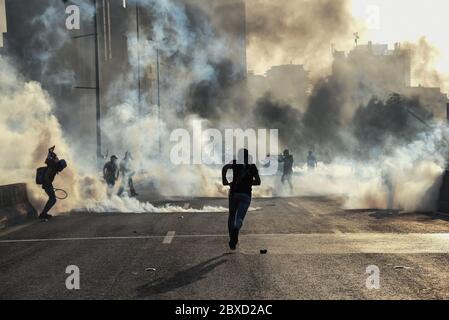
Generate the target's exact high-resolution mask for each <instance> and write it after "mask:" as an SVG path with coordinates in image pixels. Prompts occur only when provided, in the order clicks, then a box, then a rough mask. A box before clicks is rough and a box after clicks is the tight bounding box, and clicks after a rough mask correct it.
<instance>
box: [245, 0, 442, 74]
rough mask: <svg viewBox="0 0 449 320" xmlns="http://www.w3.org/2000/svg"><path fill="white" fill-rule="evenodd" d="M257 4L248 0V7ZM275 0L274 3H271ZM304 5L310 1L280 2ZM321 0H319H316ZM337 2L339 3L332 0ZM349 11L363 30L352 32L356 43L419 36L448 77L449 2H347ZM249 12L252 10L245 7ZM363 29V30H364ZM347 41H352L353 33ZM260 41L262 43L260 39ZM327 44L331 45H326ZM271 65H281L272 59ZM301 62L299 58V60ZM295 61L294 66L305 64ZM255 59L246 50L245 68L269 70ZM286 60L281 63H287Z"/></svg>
mask: <svg viewBox="0 0 449 320" xmlns="http://www.w3.org/2000/svg"><path fill="white" fill-rule="evenodd" d="M257 1H265V0H249V1H248V2H247V3H248V6H251V5H254V3H256V2H257ZM273 1H274V0H273ZM283 1H293V2H298V3H300V2H304V3H306V2H307V1H309V0H283ZM317 1H320V0H317ZM335 1H340V0H335ZM348 1H349V2H348V4H349V8H348V10H349V11H350V12H351V14H352V16H353V17H354V19H355V20H356V21H357V22H358V23H360V24H361V25H362V26H364V27H360V28H356V29H360V30H353V32H357V31H358V32H359V33H360V36H361V38H360V40H359V43H367V42H368V41H373V42H374V43H387V44H390V45H391V46H393V44H394V43H395V42H406V41H408V42H413V43H417V42H418V40H419V39H420V38H421V37H426V39H427V41H428V42H429V43H430V44H431V45H433V46H434V47H436V48H437V49H438V51H439V55H438V57H437V59H436V60H435V61H434V62H435V67H436V69H437V70H438V71H439V72H440V73H441V74H443V75H444V76H448V77H449V0H348ZM248 13H249V14H250V13H251V8H248ZM363 29H365V30H363ZM347 38H348V40H350V41H353V35H352V32H350V33H348V34H347ZM342 39H343V40H342V42H341V43H335V45H336V47H337V48H339V49H347V48H348V47H347V42H346V43H345V42H344V39H345V35H343V37H342ZM262 41H263V40H262ZM329 45H330V44H329ZM273 60H274V63H280V61H279V59H277V58H274V59H273ZM298 60H300V59H298ZM298 60H294V61H293V62H295V63H306V62H305V61H298ZM259 61H260V59H259V60H258V57H257V56H254V55H252V54H251V50H249V56H248V68H249V70H254V71H255V72H256V73H263V72H264V71H265V70H263V69H266V68H269V67H270V63H269V62H268V61H266V62H264V63H263V64H260V63H259V64H258V62H259ZM290 61H291V60H290V59H287V58H286V59H285V61H282V63H290Z"/></svg>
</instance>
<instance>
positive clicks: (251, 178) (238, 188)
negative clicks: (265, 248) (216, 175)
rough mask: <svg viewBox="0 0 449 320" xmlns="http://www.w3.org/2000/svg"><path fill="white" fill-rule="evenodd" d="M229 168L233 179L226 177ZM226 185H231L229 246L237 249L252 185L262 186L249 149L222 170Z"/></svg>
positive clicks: (244, 150) (249, 203) (249, 201)
mask: <svg viewBox="0 0 449 320" xmlns="http://www.w3.org/2000/svg"><path fill="white" fill-rule="evenodd" d="M228 170H232V172H233V179H232V180H233V181H232V182H229V181H228V179H227V178H226V174H227V172H228ZM222 180H223V185H224V186H231V190H230V192H229V219H228V231H229V238H230V240H229V248H230V249H231V250H236V248H237V244H238V242H239V232H240V229H241V228H242V226H243V220H244V219H245V216H246V213H247V211H248V209H249V206H250V205H251V198H252V186H260V185H261V181H260V177H259V171H258V170H257V167H256V165H255V164H250V161H249V154H248V150H246V149H243V150H240V152H239V155H238V161H235V160H234V161H233V163H232V164H227V165H225V166H224V167H223V170H222Z"/></svg>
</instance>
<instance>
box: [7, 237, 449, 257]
mask: <svg viewBox="0 0 449 320" xmlns="http://www.w3.org/2000/svg"><path fill="white" fill-rule="evenodd" d="M165 237H166V236H150V235H149V236H140V237H138V236H135V237H92V238H62V239H22V240H0V244H15V243H30V242H57V241H85V240H147V239H164V238H165ZM205 237H208V238H217V239H218V238H224V239H226V238H227V237H228V235H226V234H203V235H177V236H176V238H177V239H191V240H192V239H200V238H205ZM240 238H241V239H242V240H243V241H241V244H242V247H241V248H242V250H243V251H242V252H247V253H249V254H257V253H258V252H259V251H260V248H261V246H266V245H267V244H269V245H268V248H267V249H268V251H269V253H270V254H357V253H363V254H368V253H371V254H376V253H377V254H420V253H449V233H433V234H423V233H414V234H413V233H412V234H399V233H344V234H247V235H241V237H240ZM223 241H224V240H223Z"/></svg>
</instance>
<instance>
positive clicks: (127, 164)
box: [118, 152, 138, 197]
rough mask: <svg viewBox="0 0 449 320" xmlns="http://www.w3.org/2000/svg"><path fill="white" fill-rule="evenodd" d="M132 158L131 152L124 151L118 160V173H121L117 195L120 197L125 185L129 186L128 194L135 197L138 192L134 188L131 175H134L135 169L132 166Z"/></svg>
mask: <svg viewBox="0 0 449 320" xmlns="http://www.w3.org/2000/svg"><path fill="white" fill-rule="evenodd" d="M132 161H133V158H132V156H131V153H129V152H126V154H125V158H124V159H123V160H122V161H121V162H120V175H121V179H122V181H121V186H120V189H119V191H118V196H119V197H120V196H121V195H122V194H123V192H125V189H126V187H128V188H129V192H130V196H131V197H137V196H138V193H137V192H136V189H135V188H134V181H133V177H134V175H135V171H134V170H133V168H132Z"/></svg>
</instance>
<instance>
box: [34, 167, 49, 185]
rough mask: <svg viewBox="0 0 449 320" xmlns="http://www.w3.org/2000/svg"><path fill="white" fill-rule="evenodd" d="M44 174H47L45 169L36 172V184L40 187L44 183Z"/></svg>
mask: <svg viewBox="0 0 449 320" xmlns="http://www.w3.org/2000/svg"><path fill="white" fill-rule="evenodd" d="M46 172H47V167H42V168H38V169H37V170H36V184H38V185H42V184H43V183H44V180H45V173H46Z"/></svg>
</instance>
